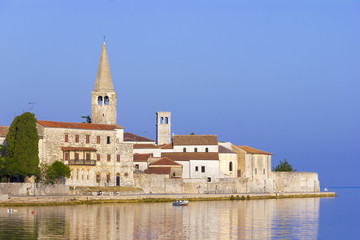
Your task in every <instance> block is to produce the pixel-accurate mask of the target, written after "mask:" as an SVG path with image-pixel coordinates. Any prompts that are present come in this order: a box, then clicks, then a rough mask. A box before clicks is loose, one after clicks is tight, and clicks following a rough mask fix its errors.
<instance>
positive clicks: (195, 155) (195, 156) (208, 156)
mask: <svg viewBox="0 0 360 240" xmlns="http://www.w3.org/2000/svg"><path fill="white" fill-rule="evenodd" d="M161 156H162V157H168V158H170V159H171V160H174V161H190V160H219V154H218V153H217V152H171V153H170V152H169V153H166V152H164V153H161Z"/></svg>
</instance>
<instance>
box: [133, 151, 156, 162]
mask: <svg viewBox="0 0 360 240" xmlns="http://www.w3.org/2000/svg"><path fill="white" fill-rule="evenodd" d="M151 155H152V154H151V153H144V154H142V153H141V154H140V153H135V154H134V155H133V158H134V162H147V160H148V159H149V158H151Z"/></svg>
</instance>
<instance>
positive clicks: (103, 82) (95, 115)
mask: <svg viewBox="0 0 360 240" xmlns="http://www.w3.org/2000/svg"><path fill="white" fill-rule="evenodd" d="M116 105H117V99H116V92H115V91H114V85H113V81H112V77H111V72H110V64H109V59H108V55H107V51H106V44H105V42H104V44H103V48H102V51H101V57H100V63H99V69H98V73H97V76H96V82H95V88H94V91H92V93H91V122H92V123H95V124H116Z"/></svg>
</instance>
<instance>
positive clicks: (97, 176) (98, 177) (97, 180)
mask: <svg viewBox="0 0 360 240" xmlns="http://www.w3.org/2000/svg"><path fill="white" fill-rule="evenodd" d="M96 182H97V183H99V182H100V174H96Z"/></svg>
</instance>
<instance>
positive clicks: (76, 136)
mask: <svg viewBox="0 0 360 240" xmlns="http://www.w3.org/2000/svg"><path fill="white" fill-rule="evenodd" d="M75 142H77V143H78V142H79V135H75Z"/></svg>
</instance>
